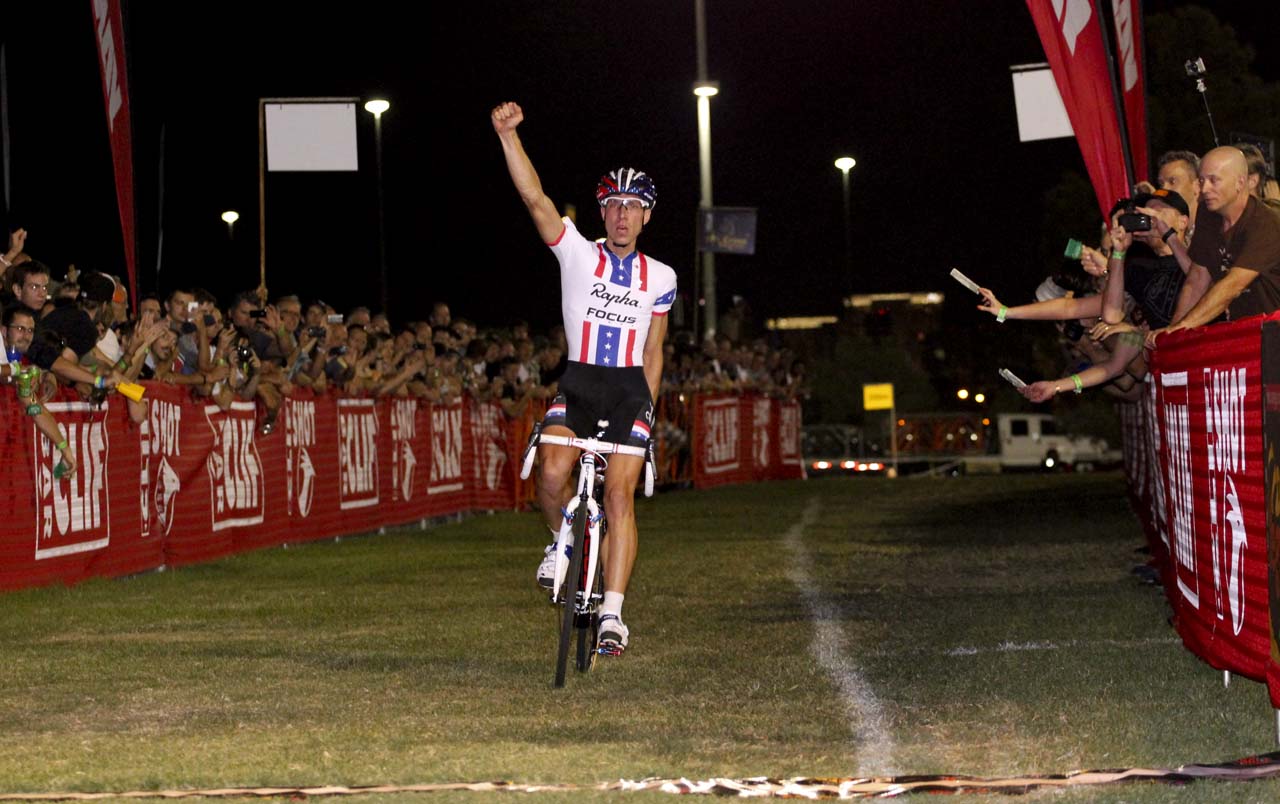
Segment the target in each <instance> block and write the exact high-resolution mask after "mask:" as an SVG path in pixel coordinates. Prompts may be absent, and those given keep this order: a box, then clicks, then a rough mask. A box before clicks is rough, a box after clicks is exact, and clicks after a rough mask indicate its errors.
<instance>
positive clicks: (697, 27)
mask: <svg viewBox="0 0 1280 804" xmlns="http://www.w3.org/2000/svg"><path fill="white" fill-rule="evenodd" d="M693 17H694V37H695V39H696V44H697V56H698V80H697V82H695V83H694V85H693V94H694V95H695V96H696V97H697V99H698V176H699V178H700V188H701V197H700V198H699V199H698V209H699V210H709V209H711V98H712V97H714V96H715V95H718V94H720V85H719V84H718V83H716V82H715V81H709V80H707V8H706V0H694V2H693ZM704 214H705V213H704ZM694 282H695V290H696V283H697V276H696V274H695V277H694ZM702 295H703V296H704V297H705V298H706V300H707V307H706V321H705V322H704V323H703V328H702V329H703V332H704V333H706V337H708V338H710V337H712V336H714V335H715V334H716V322H717V318H716V256H715V254H712V253H711V252H710V251H703V252H702ZM693 309H694V316H695V319H694V331H695V332H697V319H696V316H697V314H698V313H697V310H698V307H697V293H696V292H695V293H694V308H693Z"/></svg>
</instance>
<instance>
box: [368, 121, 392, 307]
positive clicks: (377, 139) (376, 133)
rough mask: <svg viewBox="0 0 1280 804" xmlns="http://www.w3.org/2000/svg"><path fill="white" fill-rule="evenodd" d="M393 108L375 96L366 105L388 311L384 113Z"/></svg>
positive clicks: (384, 301)
mask: <svg viewBox="0 0 1280 804" xmlns="http://www.w3.org/2000/svg"><path fill="white" fill-rule="evenodd" d="M390 108H391V104H390V103H388V102H387V101H385V100H383V99H382V98H375V99H373V100H371V101H368V102H367V103H365V105H364V110H365V111H366V112H369V113H370V114H372V115H373V141H374V162H375V164H376V165H377V170H378V276H379V278H380V282H379V289H380V293H381V296H382V312H383V313H384V314H386V313H387V298H388V294H387V233H386V223H385V222H384V219H383V205H382V113H383V112H385V111H386V110H388V109H390Z"/></svg>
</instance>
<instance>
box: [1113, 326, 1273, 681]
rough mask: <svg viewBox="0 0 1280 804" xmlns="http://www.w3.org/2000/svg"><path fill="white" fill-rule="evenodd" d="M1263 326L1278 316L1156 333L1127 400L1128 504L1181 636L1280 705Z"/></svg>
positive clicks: (1206, 657)
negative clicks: (1146, 373) (1144, 371)
mask: <svg viewBox="0 0 1280 804" xmlns="http://www.w3.org/2000/svg"><path fill="white" fill-rule="evenodd" d="M1264 324H1265V328H1266V330H1267V331H1268V332H1269V333H1270V335H1269V336H1268V337H1269V338H1272V339H1275V338H1276V335H1277V326H1278V325H1277V323H1276V321H1274V320H1268V319H1264V318H1262V317H1256V318H1251V319H1245V320H1242V321H1238V322H1233V323H1229V324H1219V325H1215V326H1211V327H1205V328H1201V329H1197V330H1192V331H1188V332H1180V333H1176V334H1174V335H1172V336H1166V337H1164V338H1162V339H1161V341H1160V346H1159V349H1157V350H1156V351H1155V352H1154V357H1153V360H1152V371H1151V378H1150V380H1149V382H1148V385H1147V389H1148V395H1147V398H1146V400H1145V401H1144V402H1143V403H1138V404H1134V405H1129V406H1126V409H1125V411H1124V413H1123V417H1122V423H1123V427H1124V434H1125V467H1126V470H1127V472H1128V476H1129V484H1130V493H1131V496H1132V499H1133V503H1134V510H1135V511H1136V512H1137V514H1138V518H1139V520H1140V521H1141V522H1142V525H1143V529H1144V530H1145V532H1146V534H1147V539H1148V542H1149V543H1150V546H1151V552H1152V556H1153V559H1154V561H1155V563H1156V566H1157V568H1158V569H1159V570H1160V577H1161V580H1162V582H1163V583H1164V589H1165V594H1166V596H1167V597H1168V599H1169V603H1170V605H1171V606H1172V607H1173V611H1174V620H1173V622H1174V626H1175V628H1176V629H1177V632H1178V634H1179V635H1180V636H1181V637H1182V640H1183V643H1184V644H1185V645H1186V646H1187V648H1188V649H1189V650H1191V651H1192V652H1193V653H1195V654H1196V655H1197V656H1199V657H1201V658H1202V659H1204V660H1205V661H1206V662H1208V663H1209V664H1210V665H1212V666H1213V667H1216V668H1218V669H1221V670H1229V671H1231V672H1233V673H1238V674H1240V675H1243V676H1246V677H1248V678H1252V679H1255V680H1257V681H1266V682H1267V683H1268V688H1269V691H1270V695H1271V701H1272V705H1273V706H1280V660H1278V657H1280V654H1278V653H1277V652H1276V647H1275V639H1274V637H1273V634H1272V619H1273V613H1274V612H1275V609H1274V608H1273V606H1274V602H1273V601H1274V597H1275V596H1274V595H1272V594H1270V593H1269V589H1270V586H1269V581H1268V549H1267V544H1268V529H1269V528H1270V527H1271V526H1272V522H1271V521H1269V519H1268V515H1267V500H1268V499H1276V494H1277V490H1280V475H1277V476H1276V477H1273V475H1275V474H1276V472H1273V471H1272V468H1273V467H1276V464H1277V461H1276V459H1275V457H1274V455H1275V451H1276V447H1277V446H1278V445H1280V439H1275V440H1272V441H1270V442H1269V443H1264V440H1265V439H1264V426H1263V420H1264V410H1263V408H1264V405H1263V400H1264V380H1263V374H1262V366H1263V364H1264V359H1263V354H1264V349H1263V331H1264ZM1270 355H1271V357H1270V359H1269V360H1268V361H1266V362H1269V363H1271V364H1276V363H1277V361H1280V351H1276V350H1271V352H1270ZM1276 388H1277V392H1271V391H1269V392H1268V393H1267V397H1268V398H1270V399H1273V400H1274V405H1273V412H1272V413H1271V414H1270V415H1271V419H1272V422H1271V424H1272V426H1273V427H1276V426H1278V425H1280V422H1278V421H1277V419H1280V417H1277V416H1276V415H1275V411H1277V410H1280V393H1278V392H1280V384H1277V385H1276ZM1268 455H1269V456H1270V457H1267V456H1268ZM1277 472H1280V469H1277ZM1268 484H1275V486H1276V487H1274V488H1271V489H1268Z"/></svg>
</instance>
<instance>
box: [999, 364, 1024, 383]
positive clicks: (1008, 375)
mask: <svg viewBox="0 0 1280 804" xmlns="http://www.w3.org/2000/svg"><path fill="white" fill-rule="evenodd" d="M1000 376H1001V377H1004V378H1005V379H1006V380H1008V381H1009V384H1010V385H1012V386H1013V387H1014V388H1026V387H1027V384H1026V383H1025V382H1023V381H1022V380H1021V379H1019V378H1018V375H1017V374H1014V373H1013V372H1012V371H1010V370H1009V369H1007V368H1002V369H1000Z"/></svg>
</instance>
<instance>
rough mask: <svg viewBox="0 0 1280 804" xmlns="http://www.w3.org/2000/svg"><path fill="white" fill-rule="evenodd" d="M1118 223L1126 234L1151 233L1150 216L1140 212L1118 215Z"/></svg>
mask: <svg viewBox="0 0 1280 804" xmlns="http://www.w3.org/2000/svg"><path fill="white" fill-rule="evenodd" d="M1118 220H1119V223H1120V225H1121V226H1123V227H1124V230H1125V231H1126V232H1149V231H1151V216H1150V215H1144V214H1142V213H1141V212H1125V213H1123V214H1121V215H1120V217H1119V219H1118Z"/></svg>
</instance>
